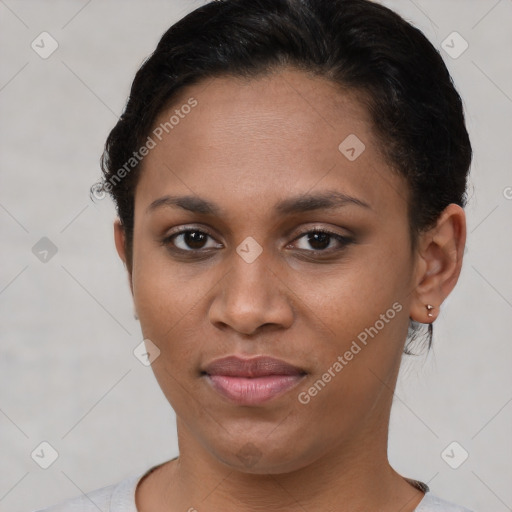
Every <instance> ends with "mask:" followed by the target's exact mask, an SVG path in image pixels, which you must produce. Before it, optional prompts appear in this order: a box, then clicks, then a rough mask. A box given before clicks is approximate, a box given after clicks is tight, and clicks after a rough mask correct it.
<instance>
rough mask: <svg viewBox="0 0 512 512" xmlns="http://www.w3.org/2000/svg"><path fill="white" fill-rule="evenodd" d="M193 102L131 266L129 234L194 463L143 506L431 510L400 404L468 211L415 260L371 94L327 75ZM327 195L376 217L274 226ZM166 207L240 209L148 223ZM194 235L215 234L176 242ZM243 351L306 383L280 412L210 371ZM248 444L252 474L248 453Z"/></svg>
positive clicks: (233, 85)
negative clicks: (404, 453) (228, 389)
mask: <svg viewBox="0 0 512 512" xmlns="http://www.w3.org/2000/svg"><path fill="white" fill-rule="evenodd" d="M182 93H183V94H182V95H181V97H180V98H179V99H178V100H177V101H176V102H175V104H174V105H173V107H172V108H170V109H169V110H168V111H166V112H163V113H162V115H161V116H160V118H159V119H158V120H157V122H156V123H155V126H157V125H158V124H159V123H160V122H162V121H165V120H167V119H169V117H170V115H171V114H172V113H173V111H174V109H175V108H176V106H178V108H179V106H180V105H182V104H185V103H186V101H187V100H188V98H190V97H194V98H195V99H197V101H198V105H197V107H195V108H194V109H193V110H192V111H191V112H190V113H189V114H188V115H187V116H186V117H185V118H184V119H181V120H180V123H179V124H178V125H177V126H175V127H174V129H173V130H172V132H170V133H169V135H168V136H166V137H165V138H163V140H162V141H161V142H159V143H158V144H157V146H156V147H155V148H154V149H152V150H151V151H150V153H149V154H148V155H147V156H146V157H145V159H144V161H143V167H142V174H141V177H140V180H139V182H138V185H137V189H136V196H135V226H134V245H133V260H132V261H128V260H127V259H126V251H125V249H126V247H125V234H124V231H123V226H122V225H121V224H120V222H119V221H116V223H115V225H114V233H115V241H116V247H117V250H118V253H119V255H120V257H121V258H122V260H123V261H124V262H125V264H126V267H127V270H128V276H129V280H130V285H131V289H132V293H133V297H134V303H135V308H136V311H137V315H138V317H139V319H140V322H141V327H142V332H143V335H144V338H147V339H150V340H151V341H152V342H153V343H154V344H155V345H157V346H158V348H159V349H160V356H159V357H158V358H157V359H156V360H155V361H154V362H153V364H152V368H153V371H154V373H155V376H156V379H157V381H158V383H159V385H160V387H161V389H162V391H163V393H164V394H165V396H166V398H167V399H168V401H169V403H170V404H171V405H172V407H173V409H174V411H175V412H176V417H177V429H178V442H179V451H180V456H179V459H178V460H175V461H170V462H167V463H165V464H163V465H162V466H160V467H159V468H158V469H157V470H156V471H154V472H153V473H151V474H150V475H149V476H148V477H146V478H145V479H144V480H143V481H142V482H141V483H140V485H139V486H138V488H137V493H136V501H137V506H138V508H139V510H140V511H141V512H149V511H152V512H160V511H164V510H165V511H167V512H169V511H178V510H180V511H184V510H190V509H191V508H192V507H194V508H195V509H196V510H198V511H201V510H208V511H211V512H214V511H223V512H226V511H228V512H229V511H236V512H245V511H258V510H262V511H263V510H265V511H268V510H273V511H292V510H293V511H296V510H317V511H328V510H347V511H363V510H365V511H366V510H379V511H381V512H386V511H394V512H396V511H397V510H400V511H402V512H407V511H412V510H414V508H415V507H416V506H417V504H418V503H419V502H420V501H421V499H422V498H423V493H422V492H421V491H419V490H417V489H415V488H414V487H412V486H411V485H410V484H409V483H408V482H407V481H406V480H405V479H404V478H403V477H402V476H401V475H399V474H398V473H397V472H395V471H394V470H393V469H392V468H391V466H390V464H389V462H388V459H387V436H388V424H389V415H390V409H391V402H392V396H393V390H394V388H395V383H396V378H397V374H398V369H399V364H400V360H401V355H402V351H403V347H404V342H405V339H406V335H407V327H408V324H409V319H410V318H412V319H414V320H416V321H418V322H422V323H429V322H432V321H434V320H435V318H436V317H437V315H438V313H439V306H440V305H441V304H442V302H443V300H444V299H445V298H446V297H447V295H448V294H449V293H450V292H451V290H452V289H453V287H454V286H455V284H456V282H457V279H458V277H459V273H460V270H461V265H462V255H463V249H464V244H465V237H466V227H465V226H466V225H465V215H464V211H463V210H462V208H460V207H459V206H457V205H454V204H451V205H449V206H448V207H447V208H446V209H445V211H444V212H443V213H442V215H441V216H440V217H439V220H438V222H437V225H436V226H435V227H434V228H432V229H431V230H429V231H428V232H425V233H423V234H422V235H421V236H420V238H419V240H418V244H417V247H416V249H415V250H414V251H413V250H411V240H410V235H409V225H408V217H407V205H408V192H407V190H408V189H407V185H406V182H405V181H404V179H403V178H402V177H400V176H399V175H398V174H396V172H394V171H393V170H392V169H391V168H390V167H389V165H388V164H387V163H386V162H385V160H384V159H383V157H382V155H381V153H380V151H379V145H378V139H377V138H376V135H375V134H374V132H373V128H372V123H371V120H370V118H369V115H368V112H367V111H366V109H365V107H364V106H363V104H362V103H360V101H359V97H358V96H357V94H356V93H354V92H348V91H345V92H342V91H340V90H339V89H335V88H334V86H333V84H331V83H330V82H328V81H326V80H324V79H322V78H318V77H312V76H309V75H306V74H304V73H303V72H301V71H297V70H294V69H291V68H288V69H282V70H280V71H279V72H275V73H273V74H271V75H268V76H265V77H258V78H253V79H250V80H241V79H238V78H233V77H222V78H215V79H213V80H210V81H209V82H207V83H205V82H203V83H199V84H196V85H194V86H191V87H189V88H187V89H186V90H185V91H182ZM349 134H356V135H357V137H358V138H359V139H360V140H361V141H363V142H364V144H365V146H366V149H365V151H364V152H363V153H362V154H361V155H360V156H359V157H358V158H357V159H356V160H355V161H349V160H348V159H347V158H345V156H344V155H343V154H342V153H341V152H340V151H339V150H338V146H339V144H340V142H341V141H343V140H344V139H345V138H346V137H347V136H348V135H349ZM320 191H337V192H341V193H344V194H348V195H350V196H353V197H355V198H357V199H359V200H361V201H363V202H365V203H367V204H368V205H369V207H362V206H359V205H356V204H353V203H347V204H345V205H343V206H340V207H338V208H336V209H318V210H312V211H302V212H298V213H292V214H286V215H282V214H278V213H276V212H274V211H273V209H274V206H275V205H276V204H277V203H279V202H281V201H283V200H285V199H287V198H291V197H295V196H298V195H301V194H306V193H307V194H312V193H318V192H320ZM165 195H179V196H181V195H192V196H194V197H201V198H204V199H206V200H208V201H211V202H214V203H216V204H217V205H218V206H219V208H221V213H220V214H216V215H210V214H205V213H194V212H190V211H187V210H184V209H181V208H178V207H172V206H161V207H158V208H155V209H153V210H148V207H149V205H151V204H152V203H153V202H154V201H155V200H157V199H159V198H161V197H163V196H165ZM180 227H181V228H184V227H186V228H189V229H191V230H192V231H194V230H196V231H197V230H199V231H202V232H206V233H208V234H209V235H210V237H207V238H206V239H204V241H203V242H201V243H197V242H196V244H197V245H193V242H192V245H190V242H191V239H190V238H189V239H188V242H189V245H187V243H186V241H187V239H186V238H185V237H184V236H183V235H182V236H178V237H177V238H174V246H173V242H172V241H169V240H167V245H165V244H162V240H164V239H165V238H166V236H169V235H170V234H172V233H173V230H176V228H180ZM314 228H317V229H318V228H323V229H327V230H329V231H331V232H333V233H336V234H340V235H343V236H349V237H352V239H353V242H352V243H349V244H346V245H345V246H344V245H342V244H341V243H339V242H337V240H336V238H334V237H330V238H329V237H328V238H327V239H324V240H323V242H322V240H320V242H319V243H318V242H317V244H316V245H315V244H314V242H311V243H310V242H308V237H307V235H305V234H306V233H310V232H311V231H314ZM249 236H250V237H253V238H254V239H255V240H256V241H257V242H258V243H259V245H260V246H261V248H262V253H261V254H260V255H259V256H258V257H257V258H256V259H255V261H253V262H252V263H247V262H246V261H245V260H244V259H242V258H241V257H240V256H239V254H238V253H237V252H236V248H237V246H239V245H240V244H241V243H242V242H243V241H244V240H245V239H246V238H247V237H249ZM322 243H323V245H322ZM176 246H177V247H178V248H182V249H183V251H186V250H188V251H192V252H188V253H186V254H185V256H183V255H179V254H178V252H172V249H171V248H172V247H176ZM323 247H327V249H324V250H323V251H322V250H321V249H322V248H323ZM194 251H195V252H194ZM329 251H330V254H328V252H329ZM187 255H189V256H188V257H187ZM394 303H399V304H400V305H401V311H399V312H398V313H396V315H395V316H394V318H393V319H392V320H390V321H389V322H387V323H385V326H384V327H383V328H382V329H380V330H379V331H378V334H377V335H375V336H374V337H373V338H369V340H368V344H367V345H366V346H364V348H362V350H361V351H360V352H359V353H357V355H355V356H354V358H353V359H352V360H351V361H350V362H348V364H346V366H344V367H343V369H342V371H341V372H339V373H338V374H337V375H336V377H334V378H333V379H332V380H331V382H329V383H328V384H327V385H326V386H325V388H323V389H322V391H321V392H319V393H318V394H317V395H316V396H314V397H312V398H311V400H310V401H309V403H307V404H303V403H300V401H299V400H298V395H299V393H300V392H303V391H307V390H308V389H309V388H310V387H311V386H312V385H313V384H314V383H315V382H316V381H317V380H318V379H321V377H322V374H324V373H325V372H326V371H327V370H328V368H330V367H332V365H333V363H334V362H335V361H336V360H337V358H338V356H340V355H343V354H344V353H345V352H346V351H347V350H348V349H349V348H350V346H351V344H352V342H353V340H356V339H357V336H358V334H359V333H361V332H363V331H364V330H365V328H368V327H370V326H374V325H375V323H376V321H377V320H379V318H381V317H380V315H382V314H384V313H386V311H387V310H389V309H390V308H391V307H392V305H393V304H394ZM426 304H432V305H434V306H435V309H434V310H433V311H432V314H433V316H432V317H429V316H427V315H428V311H427V309H426V307H425V305H426ZM231 354H238V355H242V356H245V357H250V356H255V355H269V356H272V357H276V358H279V359H283V360H285V361H286V362H288V363H290V364H293V365H295V366H298V367H301V368H303V369H304V370H305V371H306V372H307V375H306V377H305V378H304V379H303V380H302V381H301V382H300V383H299V385H298V386H297V387H295V388H294V389H292V390H290V391H288V392H286V393H285V394H282V395H280V396H277V397H275V398H273V399H272V400H271V401H268V402H266V403H263V404H261V405H259V406H239V405H235V404H233V403H230V402H228V401H227V400H226V399H225V398H223V397H222V396H221V395H219V394H218V393H216V392H215V391H214V390H212V388H211V387H210V386H209V385H208V383H207V382H206V381H205V378H204V377H202V376H201V373H200V370H201V368H202V367H204V365H206V364H207V363H209V362H211V361H212V360H213V359H216V358H219V357H224V356H227V355H231ZM248 449H251V450H252V451H253V452H254V454H255V455H254V460H253V461H252V463H248V462H247V460H243V459H241V458H240V457H239V454H240V451H241V450H242V451H243V450H248Z"/></svg>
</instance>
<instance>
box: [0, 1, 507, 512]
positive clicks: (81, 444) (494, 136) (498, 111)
mask: <svg viewBox="0 0 512 512" xmlns="http://www.w3.org/2000/svg"><path fill="white" fill-rule="evenodd" d="M384 3H385V4H386V5H388V6H389V7H391V8H393V9H395V10H397V11H398V12H399V13H401V14H402V15H403V16H404V17H405V18H406V19H408V20H409V21H411V22H413V23H414V24H415V25H416V26H418V27H419V28H420V29H421V30H423V31H424V32H425V34H426V35H427V36H428V37H429V38H430V40H431V41H432V42H433V44H434V45H435V46H436V47H438V48H441V44H442V41H443V40H445V39H446V37H447V36H448V35H449V34H451V33H452V32H453V31H457V32H459V33H460V34H461V35H462V36H463V38H464V39H465V40H466V41H467V42H468V43H469V48H468V49H467V50H466V51H465V52H464V53H463V54H462V55H461V56H460V57H458V58H456V59H454V58H452V57H450V56H449V55H447V53H446V52H445V51H444V50H441V52H442V54H443V57H444V58H445V61H446V62H447V65H448V66H449V69H450V71H451V73H452V75H453V78H454V81H455V83H456V85H457V87H458V90H459V91H460V93H461V95H462V97H463V99H464V102H465V106H466V111H467V123H468V128H469V131H470V135H471V138H472V142H473V144H474V149H475V156H474V163H473V166H472V174H471V186H470V203H469V206H468V208H467V216H468V250H467V253H466V258H465V261H464V266H463V271H462V275H461V278H460V281H459V284H458V286H457V288H456V290H455V291H454V292H453V293H452V295H451V296H450V297H449V299H448V300H447V301H446V302H445V304H444V305H443V307H442V312H441V315H440V317H439V319H438V320H437V321H436V323H435V331H436V332H435V337H434V349H433V351H432V352H431V353H430V354H429V355H428V356H426V357H424V356H422V357H417V358H406V359H404V365H403V368H402V372H401V377H400V382H399V385H398V387H397V391H396V399H395V404H394V408H393V412H392V421H391V433H390V449H389V452H390V459H391V462H392V463H393V464H394V466H395V468H396V469H397V470H398V471H400V472H402V474H404V475H406V476H409V477H413V478H418V479H421V480H423V481H425V482H429V485H430V487H431V489H432V490H433V492H435V493H436V494H439V495H440V496H442V497H444V498H446V499H449V500H452V501H455V502H460V503H461V504H464V505H466V506H468V507H470V508H473V509H475V510H481V511H484V510H486V511H491V510H492V511H499V512H501V511H505V510H512V486H511V485H510V482H512V470H511V464H510V460H511V459H512V436H511V435H510V433H511V425H512V403H511V401H512V386H511V383H512V377H511V372H510V366H511V362H512V344H511V342H510V341H511V339H510V332H509V324H510V318H511V308H512V275H511V272H510V261H511V254H512V243H511V237H510V219H511V213H512V200H511V199H510V198H511V197H512V188H510V187H512V173H511V171H510V164H511V162H512V154H511V153H512V144H511V141H510V132H511V122H510V121H511V114H512V99H511V98H512V73H511V62H512V61H511V60H510V58H509V57H510V50H511V48H512V32H511V30H510V27H511V26H512V2H511V1H510V0H501V1H496V0H479V1H476V0H472V1H470V0H460V1H455V0H451V1H446V0H435V1H426V0H423V1H420V0H415V1H411V0H401V1H398V0H397V1H388V2H384ZM200 4H201V2H199V1H188V2H184V1H177V0H173V1H165V2H164V1H146V2H142V1H122V2H121V1H112V0H103V1H99V0H92V1H74V0H73V1H71V0H66V1H60V2H58V1H42V0H37V1H35V0H32V1H29V0H27V1H15V0H2V1H0V16H1V26H0V38H1V41H0V43H1V46H2V63H1V68H0V119H1V148H0V149H1V150H0V163H1V185H0V225H1V233H2V248H3V250H2V251H1V252H0V258H1V267H0V325H1V358H0V376H1V377H0V378H1V386H0V509H1V510H2V511H11V512H22V511H30V510H34V509H37V508H40V507H43V506H46V505H50V504H53V503H56V502H58V501H61V500H63V499H66V498H69V497H71V496H76V495H78V494H80V493H81V492H88V491H90V490H92V489H96V488H98V487H102V486H105V485H108V484H111V483H114V482H117V481H119V480H120V479H122V478H124V477H126V476H128V475H131V474H136V473H139V472H142V471H144V470H145V469H147V468H148V467H149V466H150V465H153V464H157V463H159V462H162V461H164V460H167V459H169V458H171V457H173V456H174V455H176V454H177V443H176V432H175V417H174V413H173V411H172V409H171V407H170V406H169V405H168V403H167V401H166V400H165V398H164V396H163V394H162V393H161V391H160V389H159V387H158V385H157V383H156V381H155V379H154V377H153V375H152V372H151V369H150V368H148V367H145V366H143V365H142V364H141V363H140V362H139V361H138V360H137V359H136V358H135V357H134V355H133V353H132V351H133V349H134V348H135V347H136V346H137V345H138V344H139V343H140V341H141V335H140V329H139V326H138V324H137V322H136V321H135V320H134V318H133V309H132V302H131V296H130V293H129V288H128V283H127V278H126V276H125V272H124V268H123V266H122V264H121V262H120V261H119V260H118V258H117V254H116V253H115V249H114V244H113V237H112V221H113V219H114V209H113V206H112V204H111V202H110V200H109V199H104V200H102V201H98V202H96V203H93V202H91V201H90V199H89V197H88V191H89V187H90V186H91V185H92V184H93V183H94V182H95V181H96V180H97V178H98V177H99V175H100V174H99V165H98V160H99V156H100V154H101V151H102V146H103V143H104V140H105V138H106V136H107V134H108V132H109V130H110V129H111V128H112V126H113V125H114V123H115V121H116V116H118V115H119V114H120V112H121V110H122V108H123V106H124V102H125V100H126V96H127V94H128V90H129V86H130V84H131V80H132V79H133V75H134V73H135V71H136V69H137V68H138V66H139V65H140V64H141V62H142V60H143V59H144V58H145V56H147V55H148V54H149V53H150V52H151V51H152V50H153V49H154V47H155V45H156V43H157V41H158V40H159V37H160V36H161V34H162V33H163V32H164V30H165V29H166V28H168V26H170V25H171V24H172V23H174V22H175V21H177V20H178V19H179V18H180V17H182V16H183V15H184V14H185V13H186V12H188V11H190V10H193V9H194V8H195V7H198V6H199V5H200ZM43 31H47V32H49V33H50V34H51V35H52V36H53V37H54V38H55V39H56V40H57V42H58V44H59V47H58V49H57V50H56V51H55V52H54V53H53V54H52V55H51V56H50V57H49V58H47V59H42V58H41V57H40V56H39V55H38V54H37V53H36V52H35V51H34V50H33V49H32V48H31V42H32V41H33V40H34V39H36V38H37V36H38V35H39V34H40V33H41V32H43ZM37 40H38V39H36V42H37ZM454 44H455V43H454ZM457 44H458V43H457ZM455 48H457V46H455ZM42 237H48V238H49V239H50V240H51V241H52V242H53V244H55V246H56V247H57V253H56V254H55V255H54V256H53V257H51V258H48V261H47V262H42V261H40V260H39V259H38V258H37V257H36V255H35V254H34V253H33V252H32V248H33V246H34V245H35V244H36V243H37V242H38V241H39V240H40V239H41V238H42ZM42 441H47V442H49V443H50V444H51V445H52V446H53V447H54V448H55V449H56V450H57V452H58V453H59V457H58V458H57V460H56V461H55V462H54V463H53V464H52V465H51V466H50V467H49V468H48V469H42V468H41V467H39V465H38V464H36V462H35V461H34V460H33V459H32V458H31V453H32V452H33V450H34V449H35V448H36V447H38V446H39V444H40V443H41V442H42ZM452 441H457V442H458V443H459V444H460V445H461V446H462V447H463V448H464V449H465V450H466V451H467V452H468V453H469V457H468V459H467V460H466V461H465V462H464V463H463V464H462V465H460V467H458V469H452V468H451V467H450V466H449V465H448V464H447V463H446V462H445V460H443V458H442V456H441V453H442V452H443V450H444V449H445V448H446V447H447V446H448V445H449V444H450V443H451V442H452ZM448 453H449V454H450V455H453V456H452V457H451V460H452V461H453V460H455V461H457V460H459V458H460V454H461V451H460V449H459V448H456V449H455V450H454V452H453V453H452V452H451V451H450V450H449V451H448ZM47 454H48V452H46V455H45V457H46V456H47ZM36 458H37V457H36Z"/></svg>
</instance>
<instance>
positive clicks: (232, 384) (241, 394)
mask: <svg viewBox="0 0 512 512" xmlns="http://www.w3.org/2000/svg"><path fill="white" fill-rule="evenodd" d="M206 377H207V379H208V381H209V382H210V384H211V385H212V386H213V389H215V390H216V391H218V392H219V393H220V394H221V395H223V396H225V397H226V398H228V399H230V400H231V401H233V402H235V403H237V404H239V405H257V404H261V403H263V402H267V401H269V400H271V399H272V398H275V397H276V396H278V395H281V394H283V393H284V392H286V391H289V390H290V389H291V388H293V387H294V386H296V385H297V384H298V383H299V382H300V381H301V380H302V379H303V378H304V375H268V376H266V377H255V378H244V377H228V376H226V375H207V376H206Z"/></svg>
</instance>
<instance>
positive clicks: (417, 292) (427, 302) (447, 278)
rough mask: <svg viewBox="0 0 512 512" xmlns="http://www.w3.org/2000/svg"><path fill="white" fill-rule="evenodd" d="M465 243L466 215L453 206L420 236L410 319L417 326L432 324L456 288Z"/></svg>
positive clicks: (459, 208) (456, 206) (447, 208)
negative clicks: (442, 305) (416, 323)
mask: <svg viewBox="0 0 512 512" xmlns="http://www.w3.org/2000/svg"><path fill="white" fill-rule="evenodd" d="M465 243H466V216H465V213H464V210H463V209H462V208H461V207H460V206H458V205H456V204H450V205H448V206H447V207H446V208H445V209H444V210H443V212H442V214H441V215H440V217H439V219H438V221H437V223H436V225H435V226H434V227H433V228H432V229H430V230H429V231H427V232H425V233H423V234H421V235H420V237H419V240H418V254H417V257H418V265H417V267H416V268H417V272H416V276H415V279H416V281H415V283H416V287H415V289H414V292H413V296H414V297H413V300H412V303H411V311H410V317H411V318H412V319H413V320H415V321H417V322H420V323H424V324H427V323H432V322H434V321H435V320H436V318H437V317H438V315H439V312H440V306H441V304H442V303H443V301H444V300H445V299H446V297H447V296H448V295H449V294H450V292H451V291H452V290H453V288H454V287H455V284H456V283H457V280H458V279H459V275H460V271H461V269H462V258H463V254H464V246H465Z"/></svg>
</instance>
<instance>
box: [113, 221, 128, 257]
mask: <svg viewBox="0 0 512 512" xmlns="http://www.w3.org/2000/svg"><path fill="white" fill-rule="evenodd" d="M114 241H115V244H116V250H117V254H119V257H120V258H121V260H122V261H123V263H124V266H125V267H126V266H127V265H126V249H125V242H126V236H125V233H124V227H123V225H122V224H121V220H120V219H116V220H115V221H114Z"/></svg>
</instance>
